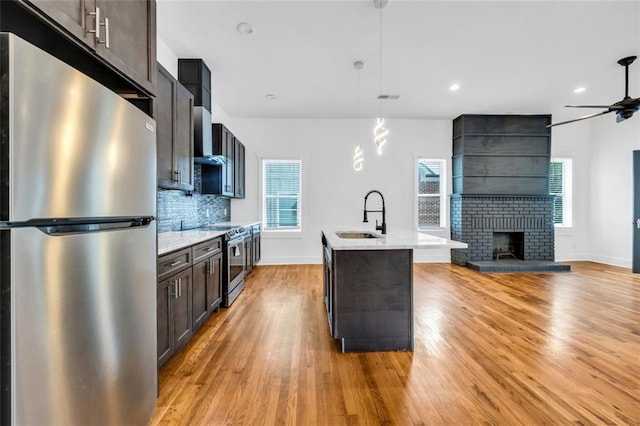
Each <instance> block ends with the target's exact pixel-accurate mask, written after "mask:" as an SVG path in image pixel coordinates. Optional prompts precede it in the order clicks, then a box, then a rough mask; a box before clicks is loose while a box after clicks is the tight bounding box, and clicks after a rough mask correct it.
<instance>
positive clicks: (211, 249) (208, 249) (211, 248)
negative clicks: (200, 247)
mask: <svg viewBox="0 0 640 426" xmlns="http://www.w3.org/2000/svg"><path fill="white" fill-rule="evenodd" d="M215 249H216V248H215V247H208V248H207V249H206V250H205V251H207V252H210V251H213V250H215Z"/></svg>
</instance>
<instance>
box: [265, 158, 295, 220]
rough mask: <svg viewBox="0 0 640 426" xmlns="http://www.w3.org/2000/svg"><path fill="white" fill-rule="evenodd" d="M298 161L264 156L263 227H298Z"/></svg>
mask: <svg viewBox="0 0 640 426" xmlns="http://www.w3.org/2000/svg"><path fill="white" fill-rule="evenodd" d="M300 169H301V162H300V161H299V160H263V170H264V191H263V194H264V199H263V205H264V218H265V229H300V223H301V220H300V219H301V218H300V216H301V215H300V212H301V210H300V201H301V175H300Z"/></svg>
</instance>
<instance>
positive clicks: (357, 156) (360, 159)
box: [353, 61, 364, 172]
mask: <svg viewBox="0 0 640 426" xmlns="http://www.w3.org/2000/svg"><path fill="white" fill-rule="evenodd" d="M363 67H364V62H362V61H355V62H354V63H353V68H355V70H356V71H357V76H358V77H357V83H356V87H357V89H356V129H357V131H356V147H355V149H354V151H353V170H355V171H356V172H359V171H361V170H362V167H363V163H364V151H363V150H362V146H360V70H361V69H362V68H363Z"/></svg>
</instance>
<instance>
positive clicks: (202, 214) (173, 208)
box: [158, 164, 231, 232]
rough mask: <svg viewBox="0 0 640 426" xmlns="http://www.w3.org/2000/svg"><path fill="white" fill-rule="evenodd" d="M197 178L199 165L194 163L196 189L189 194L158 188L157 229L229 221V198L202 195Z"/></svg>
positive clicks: (198, 176) (179, 228)
mask: <svg viewBox="0 0 640 426" xmlns="http://www.w3.org/2000/svg"><path fill="white" fill-rule="evenodd" d="M200 177H201V167H200V165H198V164H196V165H195V168H194V187H195V190H194V191H193V192H192V193H191V194H190V195H189V194H188V193H186V192H184V191H179V190H172V189H161V188H158V232H166V231H180V230H181V229H192V228H198V227H200V226H203V225H206V224H209V223H214V222H224V221H228V220H230V217H231V200H229V198H227V197H221V196H217V195H204V194H201V193H200V188H201V185H200V183H201V178H200ZM207 212H208V216H207Z"/></svg>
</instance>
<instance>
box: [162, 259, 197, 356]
mask: <svg viewBox="0 0 640 426" xmlns="http://www.w3.org/2000/svg"><path fill="white" fill-rule="evenodd" d="M192 277H193V274H192V270H191V268H188V269H185V270H183V271H182V272H179V273H178V274H176V275H173V276H171V277H170V278H167V279H165V280H163V281H160V282H159V283H158V300H157V309H158V368H159V367H162V366H163V365H164V364H165V363H166V362H167V361H168V360H169V359H170V358H171V357H172V356H173V354H174V353H176V352H177V351H178V349H180V348H181V347H182V346H184V345H185V344H186V343H187V342H188V341H189V339H190V338H191V335H192V334H193V325H192V324H193V321H192V301H191V298H192V294H191V293H192Z"/></svg>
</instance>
